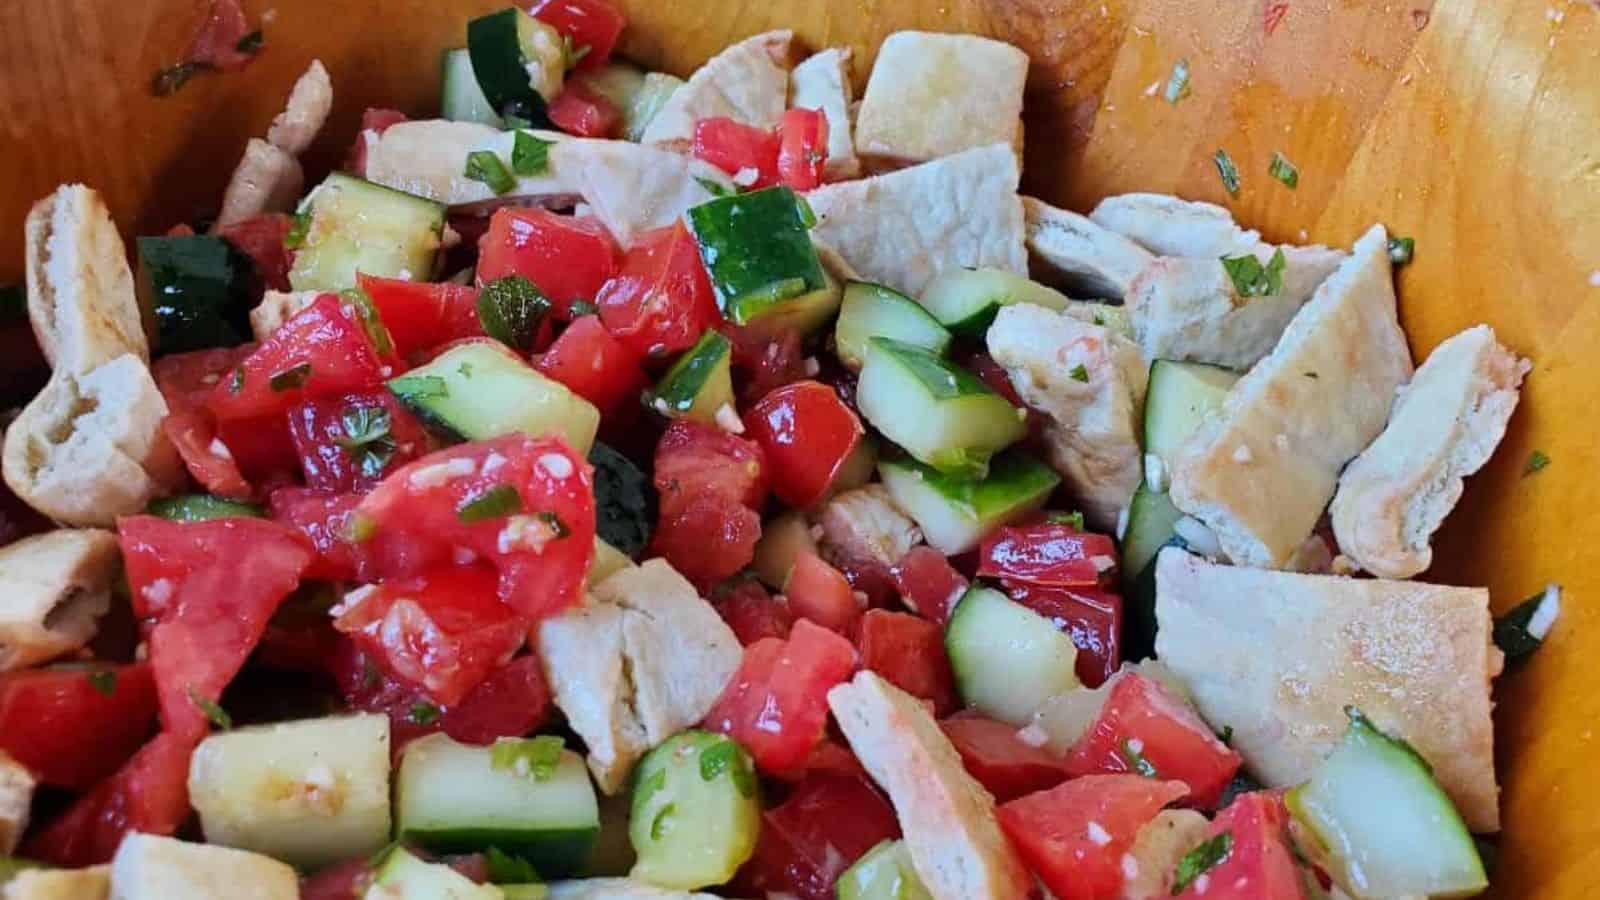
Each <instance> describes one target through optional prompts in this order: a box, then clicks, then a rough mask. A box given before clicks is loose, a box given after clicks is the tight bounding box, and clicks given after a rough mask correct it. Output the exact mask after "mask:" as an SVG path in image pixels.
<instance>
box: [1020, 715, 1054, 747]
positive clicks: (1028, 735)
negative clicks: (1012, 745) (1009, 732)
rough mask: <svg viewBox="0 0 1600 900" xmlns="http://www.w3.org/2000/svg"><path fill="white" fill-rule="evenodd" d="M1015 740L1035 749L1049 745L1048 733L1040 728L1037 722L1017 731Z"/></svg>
mask: <svg viewBox="0 0 1600 900" xmlns="http://www.w3.org/2000/svg"><path fill="white" fill-rule="evenodd" d="M1017 740H1019V741H1021V742H1023V743H1024V744H1027V745H1028V746H1029V747H1033V748H1036V749H1037V748H1039V747H1043V746H1044V745H1045V744H1048V743H1050V733H1049V732H1047V731H1045V730H1044V729H1043V728H1041V727H1040V726H1039V723H1038V722H1030V723H1028V724H1027V725H1026V726H1025V727H1023V728H1020V729H1018V730H1017Z"/></svg>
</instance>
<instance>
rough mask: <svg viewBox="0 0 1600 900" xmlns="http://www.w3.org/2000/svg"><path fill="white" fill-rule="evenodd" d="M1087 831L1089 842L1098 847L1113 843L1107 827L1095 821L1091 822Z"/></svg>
mask: <svg viewBox="0 0 1600 900" xmlns="http://www.w3.org/2000/svg"><path fill="white" fill-rule="evenodd" d="M1087 831H1088V835H1089V840H1090V841H1092V842H1094V845H1095V846H1096V847H1104V846H1105V845H1107V844H1109V843H1111V832H1109V831H1107V830H1106V828H1105V826H1104V825H1101V824H1100V823H1099V822H1096V821H1094V820H1093V819H1091V820H1089V828H1088V829H1087Z"/></svg>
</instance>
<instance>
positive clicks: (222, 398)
mask: <svg viewBox="0 0 1600 900" xmlns="http://www.w3.org/2000/svg"><path fill="white" fill-rule="evenodd" d="M302 366H309V367H310V368H309V371H306V374H305V376H304V379H303V381H302V382H301V383H300V384H299V386H298V387H294V386H284V387H280V389H278V390H274V389H273V387H272V380H273V378H274V376H280V377H285V376H288V375H289V373H292V372H295V371H305V370H303V369H299V370H297V367H302ZM383 370H384V365H383V363H382V361H380V360H379V359H378V353H377V351H376V350H375V349H374V348H373V346H372V339H371V338H369V337H368V336H367V333H366V330H365V329H364V328H363V327H362V325H361V323H360V321H358V319H357V318H356V315H355V313H354V311H353V310H351V311H346V303H345V301H343V300H341V299H340V298H339V296H338V295H336V294H323V295H322V296H320V297H318V298H317V299H316V300H315V301H314V302H313V303H312V304H311V305H310V306H308V307H306V308H305V309H303V310H301V311H300V312H299V313H296V314H295V315H294V317H293V318H291V319H289V321H287V322H285V323H284V324H283V325H282V327H280V328H279V329H278V330H277V331H275V332H273V333H272V335H271V336H270V337H268V338H267V339H266V340H265V341H262V342H261V346H259V347H258V348H256V351H255V352H254V353H252V354H250V356H249V357H247V358H246V359H245V360H244V361H243V362H242V363H240V364H239V366H238V368H237V369H235V370H234V371H233V372H232V373H229V374H227V375H224V376H223V378H222V381H221V382H219V383H218V384H217V386H216V387H215V388H213V389H212V391H211V395H210V397H209V398H208V400H207V405H208V406H209V407H210V409H211V411H212V412H213V413H215V414H216V416H217V419H218V420H220V421H227V420H230V419H251V418H258V417H261V416H266V415H280V414H282V413H284V412H286V411H287V410H288V409H289V407H291V406H293V405H294V404H295V403H297V402H299V401H300V400H302V399H304V398H308V397H326V396H328V395H330V394H342V393H345V392H347V391H357V390H362V389H364V388H375V387H380V386H382V384H383V381H384V374H383ZM239 373H243V374H242V376H241V375H240V374H239Z"/></svg>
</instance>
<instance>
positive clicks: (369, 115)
mask: <svg viewBox="0 0 1600 900" xmlns="http://www.w3.org/2000/svg"><path fill="white" fill-rule="evenodd" d="M404 121H406V114H405V113H403V112H401V111H399V110H398V109H382V108H376V107H371V106H369V107H367V108H366V109H364V110H362V111H361V130H359V131H357V132H356V140H355V143H353V144H351V145H350V152H348V153H346V154H345V158H344V170H345V171H346V172H349V173H350V174H352V175H355V176H357V177H359V178H365V177H367V132H369V131H370V132H372V133H373V134H383V133H384V132H385V131H387V130H388V128H389V126H390V125H398V124H400V123H401V122H404Z"/></svg>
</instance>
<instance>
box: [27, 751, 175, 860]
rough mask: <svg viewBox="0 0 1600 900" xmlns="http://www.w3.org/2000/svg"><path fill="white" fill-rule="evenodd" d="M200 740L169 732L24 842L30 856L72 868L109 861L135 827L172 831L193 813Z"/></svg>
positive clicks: (162, 832) (166, 833) (161, 832)
mask: <svg viewBox="0 0 1600 900" xmlns="http://www.w3.org/2000/svg"><path fill="white" fill-rule="evenodd" d="M196 743H197V740H195V739H192V738H184V737H181V736H179V735H175V734H169V733H163V734H158V735H156V736H155V737H154V738H153V739H151V741H150V742H149V743H147V744H145V745H144V746H143V747H142V748H140V750H139V752H137V753H135V754H134V755H133V757H132V758H130V759H129V760H128V761H127V763H125V764H124V765H123V766H122V768H121V769H118V770H117V772H116V774H115V775H112V776H111V777H110V778H107V779H106V780H105V781H102V782H100V783H99V784H98V785H96V786H95V788H94V789H93V790H91V791H90V792H89V793H87V794H84V795H83V796H81V797H79V798H78V799H77V800H76V801H74V802H73V804H72V805H71V806H70V807H68V808H67V810H66V812H63V813H62V814H61V815H59V816H57V817H56V818H55V819H54V820H52V821H51V822H49V823H47V824H46V825H45V826H44V827H43V828H41V829H39V830H38V831H37V832H35V833H34V835H33V836H32V837H31V838H29V839H28V841H27V842H26V843H25V844H23V847H22V854H23V855H25V856H27V857H28V858H30V859H37V860H40V861H42V862H48V863H53V864H55V865H58V866H64V867H67V868H79V867H82V866H94V865H99V864H100V863H103V862H109V861H110V860H111V857H112V855H113V854H114V853H116V852H117V845H118V844H120V843H122V838H123V837H124V836H125V835H127V834H128V833H129V832H131V831H139V832H144V833H145V834H159V835H171V834H173V833H174V832H176V831H177V830H178V826H180V825H182V824H183V823H184V820H186V819H188V818H189V757H190V755H191V754H193V753H194V747H195V744H196Z"/></svg>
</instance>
